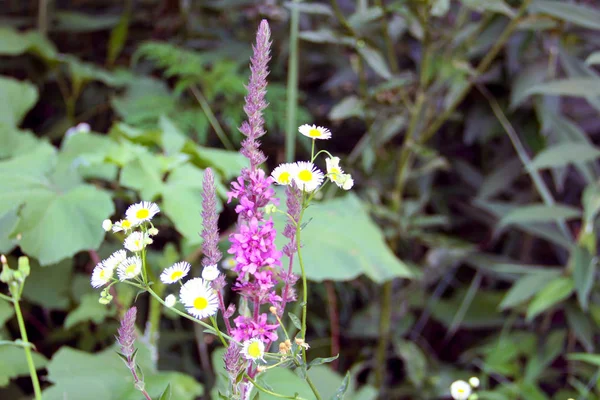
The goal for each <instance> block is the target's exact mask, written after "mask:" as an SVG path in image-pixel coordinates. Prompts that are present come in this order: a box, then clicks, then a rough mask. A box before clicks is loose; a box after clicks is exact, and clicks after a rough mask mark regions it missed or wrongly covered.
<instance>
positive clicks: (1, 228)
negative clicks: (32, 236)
mask: <svg viewBox="0 0 600 400" xmlns="http://www.w3.org/2000/svg"><path fill="white" fill-rule="evenodd" d="M17 211H18V207H15V208H14V209H13V210H8V211H7V212H6V213H5V214H4V215H0V253H2V254H8V253H10V252H11V251H12V250H13V249H14V248H15V247H17V245H18V242H19V241H18V240H17V238H16V237H13V235H12V233H13V231H14V230H15V227H16V226H17V223H18V222H19V216H18V215H17Z"/></svg>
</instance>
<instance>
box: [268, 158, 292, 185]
mask: <svg viewBox="0 0 600 400" xmlns="http://www.w3.org/2000/svg"><path fill="white" fill-rule="evenodd" d="M296 170H297V165H296V164H294V163H286V164H280V165H279V166H278V167H277V168H275V169H274V170H273V172H271V176H272V177H273V179H275V183H277V184H279V185H290V184H291V183H292V182H293V181H294V178H295V177H296Z"/></svg>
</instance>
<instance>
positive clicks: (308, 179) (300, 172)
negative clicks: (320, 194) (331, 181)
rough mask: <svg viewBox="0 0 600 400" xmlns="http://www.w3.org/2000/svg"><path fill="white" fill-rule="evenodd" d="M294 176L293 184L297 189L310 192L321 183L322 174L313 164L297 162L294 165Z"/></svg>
mask: <svg viewBox="0 0 600 400" xmlns="http://www.w3.org/2000/svg"><path fill="white" fill-rule="evenodd" d="M296 168H297V170H296V172H297V173H296V176H295V177H294V182H295V183H296V186H298V188H300V189H302V190H304V191H305V192H312V191H314V190H315V189H317V188H318V187H319V186H320V185H321V183H322V182H323V173H322V172H321V171H319V170H318V169H317V167H315V165H314V164H313V163H309V162H307V161H299V162H297V163H296Z"/></svg>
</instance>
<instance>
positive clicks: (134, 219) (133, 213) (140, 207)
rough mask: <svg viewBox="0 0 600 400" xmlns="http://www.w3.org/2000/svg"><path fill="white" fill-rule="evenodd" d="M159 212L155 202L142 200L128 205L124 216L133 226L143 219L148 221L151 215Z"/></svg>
mask: <svg viewBox="0 0 600 400" xmlns="http://www.w3.org/2000/svg"><path fill="white" fill-rule="evenodd" d="M159 212H160V209H159V208H158V206H157V205H156V203H152V202H150V201H142V202H139V203H136V204H132V205H130V206H129V208H128V209H127V211H126V212H125V216H126V217H127V219H128V220H129V221H131V223H132V224H133V225H134V226H137V225H139V224H141V223H142V222H144V221H150V220H151V219H152V217H154V216H155V215H156V214H158V213H159Z"/></svg>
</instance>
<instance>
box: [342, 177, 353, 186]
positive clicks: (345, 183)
mask: <svg viewBox="0 0 600 400" xmlns="http://www.w3.org/2000/svg"><path fill="white" fill-rule="evenodd" d="M342 180H343V183H342V189H344V190H350V189H352V186H354V179H352V175H350V174H345V175H344V176H343V177H342Z"/></svg>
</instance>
